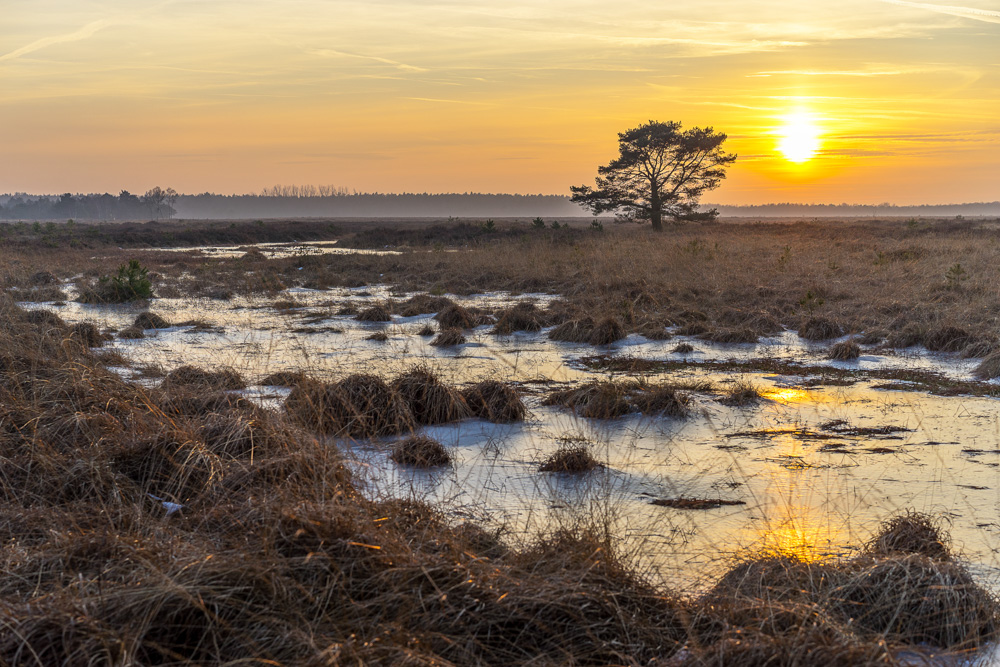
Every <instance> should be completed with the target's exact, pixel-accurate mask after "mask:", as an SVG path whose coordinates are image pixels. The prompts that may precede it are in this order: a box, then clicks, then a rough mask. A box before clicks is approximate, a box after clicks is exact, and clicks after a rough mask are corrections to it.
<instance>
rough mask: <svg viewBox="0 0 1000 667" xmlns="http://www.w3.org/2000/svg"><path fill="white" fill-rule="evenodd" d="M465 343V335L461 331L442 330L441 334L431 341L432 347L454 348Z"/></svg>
mask: <svg viewBox="0 0 1000 667" xmlns="http://www.w3.org/2000/svg"><path fill="white" fill-rule="evenodd" d="M464 342H465V334H463V333H462V330H461V329H442V330H441V333H439V334H438V335H437V336H436V337H435V338H434V340H432V341H431V345H433V346H435V347H453V346H455V345H461V344H462V343H464Z"/></svg>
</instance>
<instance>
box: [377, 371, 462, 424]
mask: <svg viewBox="0 0 1000 667" xmlns="http://www.w3.org/2000/svg"><path fill="white" fill-rule="evenodd" d="M392 389H393V390H394V391H396V393H397V394H399V396H400V398H401V399H402V400H403V402H404V403H405V404H406V406H407V407H408V408H409V410H410V414H412V415H413V419H414V420H415V421H416V423H418V424H423V425H433V424H445V423H448V422H453V421H459V420H462V419H465V418H467V417H470V416H471V415H472V411H471V410H470V409H469V407H468V405H466V403H465V399H464V398H463V397H462V394H461V393H460V392H458V391H457V390H455V389H454V388H452V387H449V386H448V385H446V384H445V383H444V382H442V381H441V380H440V379H439V378H438V376H437V375H435V374H434V373H433V372H432V371H431V370H430V369H428V368H426V367H424V366H418V367H416V368H413V369H411V370H409V371H407V372H406V373H403V374H402V375H400V376H399V377H397V378H396V379H395V380H393V382H392Z"/></svg>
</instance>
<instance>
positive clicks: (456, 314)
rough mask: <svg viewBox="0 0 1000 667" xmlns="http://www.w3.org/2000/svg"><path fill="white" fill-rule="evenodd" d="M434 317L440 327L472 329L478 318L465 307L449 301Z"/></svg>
mask: <svg viewBox="0 0 1000 667" xmlns="http://www.w3.org/2000/svg"><path fill="white" fill-rule="evenodd" d="M434 319H435V320H437V321H438V324H440V325H441V328H442V329H472V328H475V327H476V326H477V325H478V320H477V318H476V316H475V315H473V314H472V313H471V312H469V310H468V309H467V308H465V307H464V306H460V305H458V304H457V303H451V304H448V305H447V306H445V308H443V309H442V310H440V311H439V312H438V313H437V315H435V316H434Z"/></svg>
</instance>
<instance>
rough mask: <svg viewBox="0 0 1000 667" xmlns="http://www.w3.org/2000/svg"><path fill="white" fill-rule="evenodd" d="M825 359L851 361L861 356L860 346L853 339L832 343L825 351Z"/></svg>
mask: <svg viewBox="0 0 1000 667" xmlns="http://www.w3.org/2000/svg"><path fill="white" fill-rule="evenodd" d="M826 356H827V359H832V360H834V361H853V360H855V359H857V358H858V357H860V356H861V346H860V345H858V343H857V341H855V340H854V339H851V340H844V341H841V342H839V343H834V344H833V345H832V346H831V347H830V351H829V352H828V353H827V355H826Z"/></svg>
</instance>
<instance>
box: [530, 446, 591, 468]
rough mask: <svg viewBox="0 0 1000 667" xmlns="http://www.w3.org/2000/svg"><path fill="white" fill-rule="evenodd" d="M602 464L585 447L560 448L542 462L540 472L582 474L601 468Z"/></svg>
mask: <svg viewBox="0 0 1000 667" xmlns="http://www.w3.org/2000/svg"><path fill="white" fill-rule="evenodd" d="M600 467H601V463H600V461H598V460H597V459H595V458H594V455H593V454H591V453H590V450H589V449H588V448H587V447H585V446H582V445H580V446H575V447H560V448H559V449H557V450H556V451H554V452H553V453H552V454H550V455H549V456H548V458H546V459H545V461H543V462H542V464H541V466H539V468H538V470H539V471H540V472H559V473H572V474H580V473H586V472H590V471H591V470H594V469H595V468H600Z"/></svg>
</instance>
